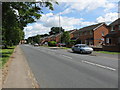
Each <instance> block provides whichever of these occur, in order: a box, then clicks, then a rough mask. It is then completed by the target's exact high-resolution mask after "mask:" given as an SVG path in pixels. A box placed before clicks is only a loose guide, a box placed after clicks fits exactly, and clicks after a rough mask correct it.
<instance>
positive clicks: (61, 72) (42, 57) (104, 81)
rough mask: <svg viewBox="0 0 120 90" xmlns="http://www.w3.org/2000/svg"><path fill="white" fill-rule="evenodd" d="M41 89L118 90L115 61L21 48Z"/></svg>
mask: <svg viewBox="0 0 120 90" xmlns="http://www.w3.org/2000/svg"><path fill="white" fill-rule="evenodd" d="M20 47H21V48H22V50H23V52H24V54H25V56H26V58H27V61H28V64H29V66H30V68H31V70H32V72H33V73H34V76H35V78H36V80H37V81H38V83H39V85H40V87H41V88H118V59H116V58H111V57H110V58H109V57H102V56H95V55H94V54H92V55H89V54H76V53H72V52H71V51H67V50H61V49H50V48H47V47H34V46H31V45H21V46H20Z"/></svg>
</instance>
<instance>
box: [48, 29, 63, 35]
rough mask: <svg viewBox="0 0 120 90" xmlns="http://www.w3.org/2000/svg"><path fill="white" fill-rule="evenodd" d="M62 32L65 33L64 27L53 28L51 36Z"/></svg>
mask: <svg viewBox="0 0 120 90" xmlns="http://www.w3.org/2000/svg"><path fill="white" fill-rule="evenodd" d="M61 32H64V29H63V28H62V27H52V28H51V31H50V32H49V34H50V35H55V34H57V33H61Z"/></svg>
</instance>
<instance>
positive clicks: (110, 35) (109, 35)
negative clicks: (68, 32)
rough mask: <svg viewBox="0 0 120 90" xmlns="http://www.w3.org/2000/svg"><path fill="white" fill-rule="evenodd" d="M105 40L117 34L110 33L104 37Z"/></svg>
mask: <svg viewBox="0 0 120 90" xmlns="http://www.w3.org/2000/svg"><path fill="white" fill-rule="evenodd" d="M105 37H106V38H108V37H117V32H112V33H109V34H107V35H106V36H105Z"/></svg>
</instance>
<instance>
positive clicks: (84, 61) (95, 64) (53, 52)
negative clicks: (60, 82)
mask: <svg viewBox="0 0 120 90" xmlns="http://www.w3.org/2000/svg"><path fill="white" fill-rule="evenodd" d="M36 50H38V49H36ZM39 50H40V49H39ZM41 51H43V52H45V51H44V50H41ZM50 51H51V52H50ZM50 51H47V52H48V53H50V54H55V51H54V50H50ZM60 56H63V57H66V58H68V59H71V60H69V61H72V59H73V58H72V57H70V56H67V55H64V54H60ZM72 62H76V61H72ZM81 62H82V63H86V64H90V65H93V66H97V67H100V68H104V69H108V70H111V71H116V69H114V68H112V67H108V66H104V65H101V64H97V63H93V62H89V61H87V60H82V61H81ZM79 63H80V62H79Z"/></svg>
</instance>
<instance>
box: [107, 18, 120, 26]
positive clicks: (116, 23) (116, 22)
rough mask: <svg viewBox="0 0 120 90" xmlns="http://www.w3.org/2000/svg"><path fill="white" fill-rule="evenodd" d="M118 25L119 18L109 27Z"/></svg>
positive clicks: (119, 22)
mask: <svg viewBox="0 0 120 90" xmlns="http://www.w3.org/2000/svg"><path fill="white" fill-rule="evenodd" d="M118 24H120V18H118V19H117V20H115V21H114V22H112V23H111V24H110V25H109V26H114V25H118Z"/></svg>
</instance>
